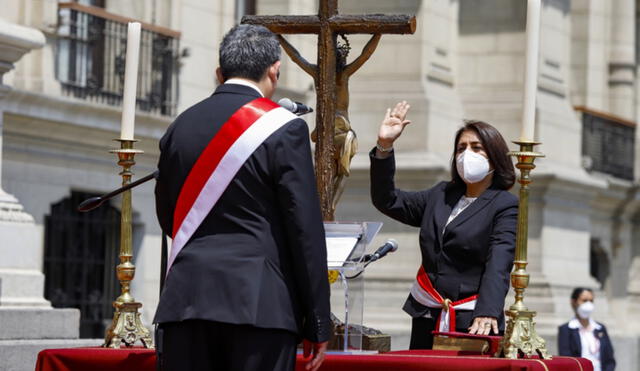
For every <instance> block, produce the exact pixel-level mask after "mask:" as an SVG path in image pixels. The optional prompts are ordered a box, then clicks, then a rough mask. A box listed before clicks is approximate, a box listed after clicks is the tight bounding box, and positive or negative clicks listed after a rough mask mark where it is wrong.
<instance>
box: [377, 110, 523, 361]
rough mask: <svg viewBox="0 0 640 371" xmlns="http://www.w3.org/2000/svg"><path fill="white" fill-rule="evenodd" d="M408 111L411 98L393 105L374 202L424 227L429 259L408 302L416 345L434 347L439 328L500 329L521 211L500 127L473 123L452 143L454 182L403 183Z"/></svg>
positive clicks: (423, 248) (380, 149)
mask: <svg viewBox="0 0 640 371" xmlns="http://www.w3.org/2000/svg"><path fill="white" fill-rule="evenodd" d="M408 110H409V105H408V104H407V103H406V102H401V103H398V104H397V105H396V106H395V108H393V110H392V109H388V110H387V112H386V115H385V117H384V119H383V121H382V124H381V125H380V129H379V131H378V143H377V145H376V148H374V149H373V150H372V151H371V153H370V158H371V199H372V201H373V204H374V205H375V207H376V208H377V209H378V210H380V212H382V213H383V214H385V215H387V216H389V217H390V218H393V219H395V220H397V221H399V222H401V223H404V224H408V225H411V226H414V227H419V228H420V252H421V254H422V264H421V265H420V268H419V271H418V275H417V277H416V281H415V282H414V284H413V287H412V288H411V293H410V295H409V297H408V298H407V300H406V302H405V304H404V307H403V309H404V311H405V312H407V314H409V315H410V316H411V317H412V325H411V343H410V348H411V349H430V348H431V347H432V345H433V334H432V331H434V330H437V331H442V332H451V331H458V332H467V331H468V332H469V333H471V334H480V335H489V334H490V333H491V332H493V333H495V334H498V333H500V332H502V331H504V312H503V307H504V300H505V296H506V295H507V291H508V290H509V273H510V272H511V267H512V265H513V258H514V253H515V242H516V224H517V217H518V199H517V197H516V196H514V195H512V194H511V193H509V191H508V190H509V189H510V188H511V187H512V186H513V184H514V182H515V170H514V167H513V163H512V162H511V159H510V158H509V156H508V155H507V152H508V151H509V149H508V147H507V144H506V142H505V141H504V139H503V138H502V135H500V133H499V132H498V130H496V129H495V128H494V127H493V126H491V125H489V124H487V123H485V122H482V121H466V122H465V125H464V126H463V127H462V128H460V129H459V130H458V131H457V133H456V135H455V139H454V141H453V146H452V147H453V148H452V149H453V151H452V155H451V165H450V166H451V168H450V171H451V180H450V181H446V182H440V183H438V184H436V185H435V186H434V187H432V188H430V189H425V190H420V191H417V192H407V191H403V190H400V189H397V188H396V186H395V183H394V175H395V160H394V153H393V152H394V151H393V145H394V142H395V141H396V140H397V139H398V137H399V136H400V134H401V133H402V131H403V130H404V128H405V126H406V125H408V124H409V122H410V121H409V120H407V119H406V115H407V111H408Z"/></svg>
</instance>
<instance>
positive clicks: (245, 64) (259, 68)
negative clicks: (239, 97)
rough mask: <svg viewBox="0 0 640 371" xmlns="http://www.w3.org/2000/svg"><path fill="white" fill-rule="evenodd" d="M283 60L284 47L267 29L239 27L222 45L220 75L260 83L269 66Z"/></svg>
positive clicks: (234, 29)
mask: <svg viewBox="0 0 640 371" xmlns="http://www.w3.org/2000/svg"><path fill="white" fill-rule="evenodd" d="M279 60H280V43H279V42H278V38H277V37H276V35H275V34H274V33H273V32H271V31H269V30H268V29H267V28H266V27H264V26H256V25H249V24H239V25H237V26H235V27H233V28H232V29H231V30H229V32H227V34H226V35H225V36H224V38H223V39H222V43H220V60H219V63H220V70H221V71H220V72H222V77H223V78H224V79H225V80H227V79H230V78H233V77H242V78H245V79H249V80H253V81H256V82H257V81H260V80H261V79H262V77H263V76H264V74H265V73H266V72H267V69H268V68H269V66H271V65H273V64H274V63H276V62H277V61H279Z"/></svg>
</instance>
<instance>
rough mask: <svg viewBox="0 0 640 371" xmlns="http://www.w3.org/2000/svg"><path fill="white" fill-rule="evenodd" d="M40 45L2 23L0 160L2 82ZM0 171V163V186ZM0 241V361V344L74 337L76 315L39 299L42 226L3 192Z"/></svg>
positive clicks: (29, 33)
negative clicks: (10, 71) (22, 58)
mask: <svg viewBox="0 0 640 371" xmlns="http://www.w3.org/2000/svg"><path fill="white" fill-rule="evenodd" d="M44 44H45V38H44V35H43V34H42V33H41V32H40V31H38V30H35V29H33V28H28V27H24V26H20V25H17V24H12V23H9V22H7V21H5V20H3V19H0V161H1V159H2V130H1V129H2V117H3V106H4V105H3V98H4V97H5V96H6V95H7V94H8V93H9V92H10V90H11V88H10V87H9V86H7V85H5V84H3V83H2V80H1V77H2V76H3V75H4V73H6V72H7V71H9V70H11V69H12V68H13V67H14V63H16V62H17V61H18V60H19V59H20V58H21V57H22V56H23V55H24V54H26V53H28V52H29V51H31V50H33V49H37V48H40V47H42V46H43V45H44ZM1 170H2V162H0V185H1V184H2V183H1V180H2V179H1ZM0 241H2V242H1V243H0V324H1V325H0V359H4V358H3V354H4V353H5V352H7V351H8V350H7V348H6V347H5V345H6V344H3V342H2V341H3V340H7V341H9V342H12V341H14V340H17V339H21V340H23V339H44V338H47V339H62V338H64V339H69V338H77V337H78V320H79V312H78V310H77V309H53V308H51V304H50V303H49V302H48V301H47V300H45V299H44V297H43V293H44V275H43V274H42V255H43V254H42V245H43V243H42V227H41V226H37V225H36V224H35V222H34V219H33V217H32V216H31V215H30V214H28V213H27V212H25V211H24V210H23V207H22V205H21V204H20V202H19V201H18V200H17V199H16V197H14V196H13V195H10V194H8V193H7V192H5V191H3V190H2V188H1V187H0ZM11 352H12V353H14V352H15V349H12V350H11ZM9 361H10V359H9ZM10 368H11V367H10Z"/></svg>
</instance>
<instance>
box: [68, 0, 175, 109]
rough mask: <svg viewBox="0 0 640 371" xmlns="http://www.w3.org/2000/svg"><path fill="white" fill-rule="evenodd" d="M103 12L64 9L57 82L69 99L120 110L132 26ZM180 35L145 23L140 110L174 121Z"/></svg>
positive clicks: (83, 7) (74, 7)
mask: <svg viewBox="0 0 640 371" xmlns="http://www.w3.org/2000/svg"><path fill="white" fill-rule="evenodd" d="M130 21H135V20H134V19H130V18H126V17H123V16H120V15H116V14H112V13H109V12H107V11H105V10H104V9H102V8H98V7H93V6H86V5H81V4H78V3H60V4H58V30H57V34H58V41H57V48H56V78H57V79H58V81H59V82H60V84H61V85H62V90H63V92H64V94H66V95H68V96H72V97H76V98H80V99H84V100H87V101H91V102H96V103H101V104H108V105H112V106H120V105H121V103H122V91H123V86H124V66H125V55H126V46H127V22H130ZM179 38H180V33H179V32H176V31H173V30H170V29H167V28H164V27H159V26H156V25H151V24H147V23H142V35H141V42H140V64H139V67H138V91H137V108H136V109H137V110H138V111H143V112H149V113H154V114H159V115H165V116H173V115H175V112H176V106H177V104H178V72H179V54H178V50H179Z"/></svg>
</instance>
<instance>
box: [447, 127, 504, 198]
mask: <svg viewBox="0 0 640 371" xmlns="http://www.w3.org/2000/svg"><path fill="white" fill-rule="evenodd" d="M467 130H469V131H473V132H474V133H476V135H478V138H480V141H481V142H482V147H484V151H485V152H486V154H487V156H488V157H489V163H490V164H491V166H492V167H493V169H494V170H493V181H492V183H491V186H492V187H496V188H498V189H504V190H507V189H510V188H511V187H513V183H515V181H516V172H515V170H514V167H513V163H512V162H511V158H510V157H509V155H507V152H509V147H507V143H506V142H505V141H504V138H502V135H501V134H500V132H499V131H498V130H497V129H496V128H494V127H493V126H491V125H489V124H487V123H486V122H482V121H475V120H466V121H465V122H464V126H463V127H461V128H460V129H459V130H458V132H456V139H455V141H454V142H453V156H452V157H451V180H452V181H453V183H455V184H464V181H463V180H462V178H461V177H460V175H459V174H458V170H457V168H456V150H457V148H458V141H459V140H460V136H461V135H462V133H463V132H465V131H467Z"/></svg>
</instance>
